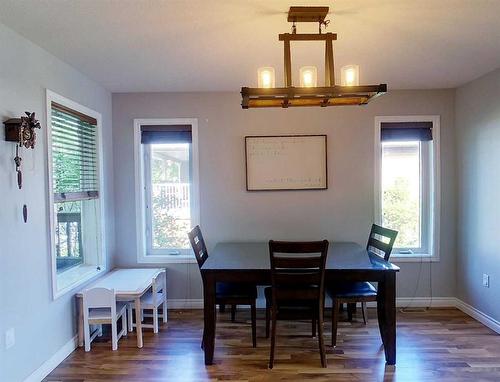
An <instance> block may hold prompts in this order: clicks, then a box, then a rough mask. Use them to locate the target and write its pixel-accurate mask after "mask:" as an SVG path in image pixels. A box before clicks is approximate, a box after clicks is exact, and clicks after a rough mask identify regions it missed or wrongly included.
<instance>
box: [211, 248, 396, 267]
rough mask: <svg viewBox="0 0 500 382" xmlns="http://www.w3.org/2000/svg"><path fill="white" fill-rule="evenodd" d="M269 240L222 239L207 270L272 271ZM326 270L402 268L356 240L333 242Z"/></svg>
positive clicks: (212, 253)
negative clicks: (235, 240) (236, 240)
mask: <svg viewBox="0 0 500 382" xmlns="http://www.w3.org/2000/svg"><path fill="white" fill-rule="evenodd" d="M270 269H271V264H270V260H269V246H268V243H267V242H221V243H218V244H217V245H216V246H215V248H214V250H213V251H212V252H211V253H209V256H208V259H207V260H206V261H205V263H204V264H203V266H202V270H203V271H208V272H209V271H218V270H224V271H229V270H235V271H237V270H242V271H248V270H256V271H264V270H270ZM326 270H327V271H328V270H334V271H356V270H359V271H367V270H368V271H382V272H383V271H392V272H398V271H399V267H398V266H397V265H394V264H392V263H391V262H388V261H385V260H384V259H383V258H381V257H380V256H378V255H376V254H374V253H372V252H369V251H367V250H366V248H364V247H362V246H360V245H359V244H357V243H353V242H337V241H331V242H330V245H329V248H328V257H327V259H326Z"/></svg>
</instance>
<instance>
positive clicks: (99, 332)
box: [97, 324, 102, 337]
mask: <svg viewBox="0 0 500 382" xmlns="http://www.w3.org/2000/svg"><path fill="white" fill-rule="evenodd" d="M97 330H98V332H97V337H102V324H100V325H99V329H97Z"/></svg>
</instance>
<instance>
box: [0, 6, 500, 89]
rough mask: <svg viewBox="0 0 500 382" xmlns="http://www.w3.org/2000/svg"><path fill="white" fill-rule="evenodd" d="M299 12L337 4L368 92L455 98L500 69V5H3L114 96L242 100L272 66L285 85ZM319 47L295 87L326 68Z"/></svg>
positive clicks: (351, 57)
mask: <svg viewBox="0 0 500 382" xmlns="http://www.w3.org/2000/svg"><path fill="white" fill-rule="evenodd" d="M290 5H329V6H330V11H333V12H332V13H333V15H331V16H330V18H331V19H332V22H331V24H330V26H329V28H328V29H327V31H331V32H336V33H337V34H338V41H337V42H336V43H335V46H334V50H335V62H336V68H337V69H336V70H337V76H338V72H339V68H340V67H341V66H342V65H346V64H351V63H354V64H359V65H360V77H361V83H362V84H376V83H387V84H388V85H389V88H390V89H423V88H449V87H456V86H459V85H461V84H463V83H466V82H468V81H470V80H472V79H474V78H476V77H478V76H480V75H482V74H484V73H487V72H489V71H491V70H493V69H496V68H498V67H500V21H499V20H500V19H499V17H500V16H499V14H500V0H411V1H410V0H335V1H327V0H324V1H316V0H314V1H311V0H301V1H296V0H287V1H284V0H255V1H249V0H225V1H224V0H184V1H176V0H169V1H167V0H148V1H146V0H0V22H2V23H4V24H6V25H7V26H9V27H11V28H12V29H14V30H16V31H17V32H19V33H20V34H22V35H24V36H25V37H27V38H28V39H30V40H32V41H33V42H35V43H36V44H38V45H40V46H41V47H43V48H45V49H46V50H48V51H49V52H51V53H53V54H54V55H55V56H57V57H59V58H61V59H62V60H64V61H66V62H67V63H69V64H71V65H73V66H74V67H76V68H77V69H79V70H80V71H82V72H83V73H85V74H87V75H88V76H89V77H91V78H93V79H94V80H96V81H98V82H99V83H101V84H102V85H104V86H105V87H106V88H107V89H109V90H111V91H113V92H132V91H226V90H229V91H238V90H239V88H240V87H241V86H257V83H256V81H257V79H256V77H257V68H258V67H260V66H274V67H275V68H276V75H277V85H280V84H282V68H283V63H282V60H283V51H282V49H283V48H282V43H281V42H279V41H278V34H279V33H283V32H288V31H289V28H290V25H289V24H288V23H287V21H286V12H287V10H288V8H289V6H290ZM316 28H317V26H316V25H314V24H308V25H304V24H299V25H298V31H299V32H314V31H315V30H316ZM307 44H310V43H298V45H296V47H297V48H296V49H294V50H292V60H293V62H294V72H293V75H294V76H295V77H297V73H298V66H301V65H307V64H314V65H317V66H318V67H320V68H322V67H323V63H324V58H323V57H324V53H323V47H322V46H321V45H319V44H318V45H315V44H313V45H312V46H311V47H309V45H307ZM337 78H338V77H337Z"/></svg>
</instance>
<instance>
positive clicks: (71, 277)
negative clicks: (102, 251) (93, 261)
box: [54, 265, 106, 300]
mask: <svg viewBox="0 0 500 382" xmlns="http://www.w3.org/2000/svg"><path fill="white" fill-rule="evenodd" d="M105 270H106V269H105V267H103V266H101V269H100V270H97V266H96V265H80V266H78V267H74V268H71V269H68V270H67V271H65V272H62V273H60V274H58V275H57V276H56V277H57V281H56V285H57V286H56V289H55V290H54V300H55V299H57V298H59V297H61V296H62V295H64V294H66V293H68V292H69V291H71V290H73V289H74V288H76V287H78V286H79V285H81V284H83V283H85V282H87V281H89V280H91V279H93V278H95V277H97V276H98V275H101V274H102V273H104V272H105Z"/></svg>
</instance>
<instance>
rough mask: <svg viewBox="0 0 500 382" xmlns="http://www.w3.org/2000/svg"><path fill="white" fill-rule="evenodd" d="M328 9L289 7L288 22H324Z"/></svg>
mask: <svg viewBox="0 0 500 382" xmlns="http://www.w3.org/2000/svg"><path fill="white" fill-rule="evenodd" d="M328 10H329V7H290V10H289V11H288V22H290V23H293V22H295V23H304V22H307V23H310V22H313V23H317V22H321V23H322V22H323V21H325V18H326V16H327V15H328Z"/></svg>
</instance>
